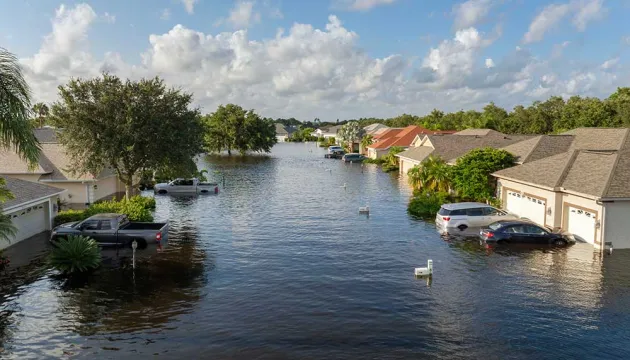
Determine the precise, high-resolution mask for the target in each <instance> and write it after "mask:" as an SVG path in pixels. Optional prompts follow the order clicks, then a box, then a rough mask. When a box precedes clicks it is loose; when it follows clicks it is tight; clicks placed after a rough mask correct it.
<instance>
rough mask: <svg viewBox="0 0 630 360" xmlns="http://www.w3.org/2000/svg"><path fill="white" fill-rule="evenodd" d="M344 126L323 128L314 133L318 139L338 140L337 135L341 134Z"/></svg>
mask: <svg viewBox="0 0 630 360" xmlns="http://www.w3.org/2000/svg"><path fill="white" fill-rule="evenodd" d="M341 126H342V125H335V126H330V127H321V128H319V129H317V130H315V132H314V133H313V134H314V135H315V136H317V137H318V138H321V137H323V138H326V139H328V138H335V139H336V138H337V133H338V132H339V129H341Z"/></svg>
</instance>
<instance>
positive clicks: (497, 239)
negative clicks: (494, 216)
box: [479, 220, 573, 246]
mask: <svg viewBox="0 0 630 360" xmlns="http://www.w3.org/2000/svg"><path fill="white" fill-rule="evenodd" d="M479 236H480V237H481V240H482V241H483V242H485V243H486V244H499V245H500V244H552V245H558V246H563V245H568V244H569V243H572V242H573V241H572V239H571V238H569V237H568V236H565V235H564V234H561V233H556V232H551V231H549V230H547V229H545V228H543V227H541V226H538V225H536V224H534V223H532V222H530V221H523V220H503V221H497V222H494V223H492V224H490V225H489V226H488V227H487V228H485V229H482V230H481V231H480V232H479Z"/></svg>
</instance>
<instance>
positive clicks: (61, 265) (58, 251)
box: [48, 235, 101, 274]
mask: <svg viewBox="0 0 630 360" xmlns="http://www.w3.org/2000/svg"><path fill="white" fill-rule="evenodd" d="M55 245H56V246H55V247H54V248H53V250H52V252H51V254H50V257H49V259H48V261H49V263H50V265H51V266H52V267H53V268H55V269H57V270H59V271H61V272H62V273H64V274H76V273H82V272H86V271H89V270H93V269H96V268H98V267H99V266H100V264H101V249H100V248H99V247H98V244H97V243H96V241H94V239H91V238H89V237H86V236H74V235H70V236H68V238H67V239H60V240H59V241H58V242H57V243H56V244H55Z"/></svg>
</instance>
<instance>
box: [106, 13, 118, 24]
mask: <svg viewBox="0 0 630 360" xmlns="http://www.w3.org/2000/svg"><path fill="white" fill-rule="evenodd" d="M103 20H105V22H106V23H109V24H113V23H115V22H116V15H112V14H110V13H108V12H105V13H104V14H103Z"/></svg>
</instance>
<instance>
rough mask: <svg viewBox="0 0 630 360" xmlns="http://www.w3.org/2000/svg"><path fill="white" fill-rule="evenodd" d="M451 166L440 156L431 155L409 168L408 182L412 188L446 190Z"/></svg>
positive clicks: (448, 188) (449, 181)
mask: <svg viewBox="0 0 630 360" xmlns="http://www.w3.org/2000/svg"><path fill="white" fill-rule="evenodd" d="M451 173H452V168H451V166H450V165H448V164H447V163H446V162H445V161H444V160H442V158H440V157H438V156H434V155H431V156H429V157H428V158H427V159H426V160H424V161H423V162H422V163H421V164H420V165H418V166H414V167H413V168H411V169H409V171H408V172H407V175H409V179H408V181H409V184H410V185H411V187H413V189H414V190H421V189H422V190H425V191H432V192H436V191H440V192H448V191H449V190H450V188H451Z"/></svg>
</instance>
